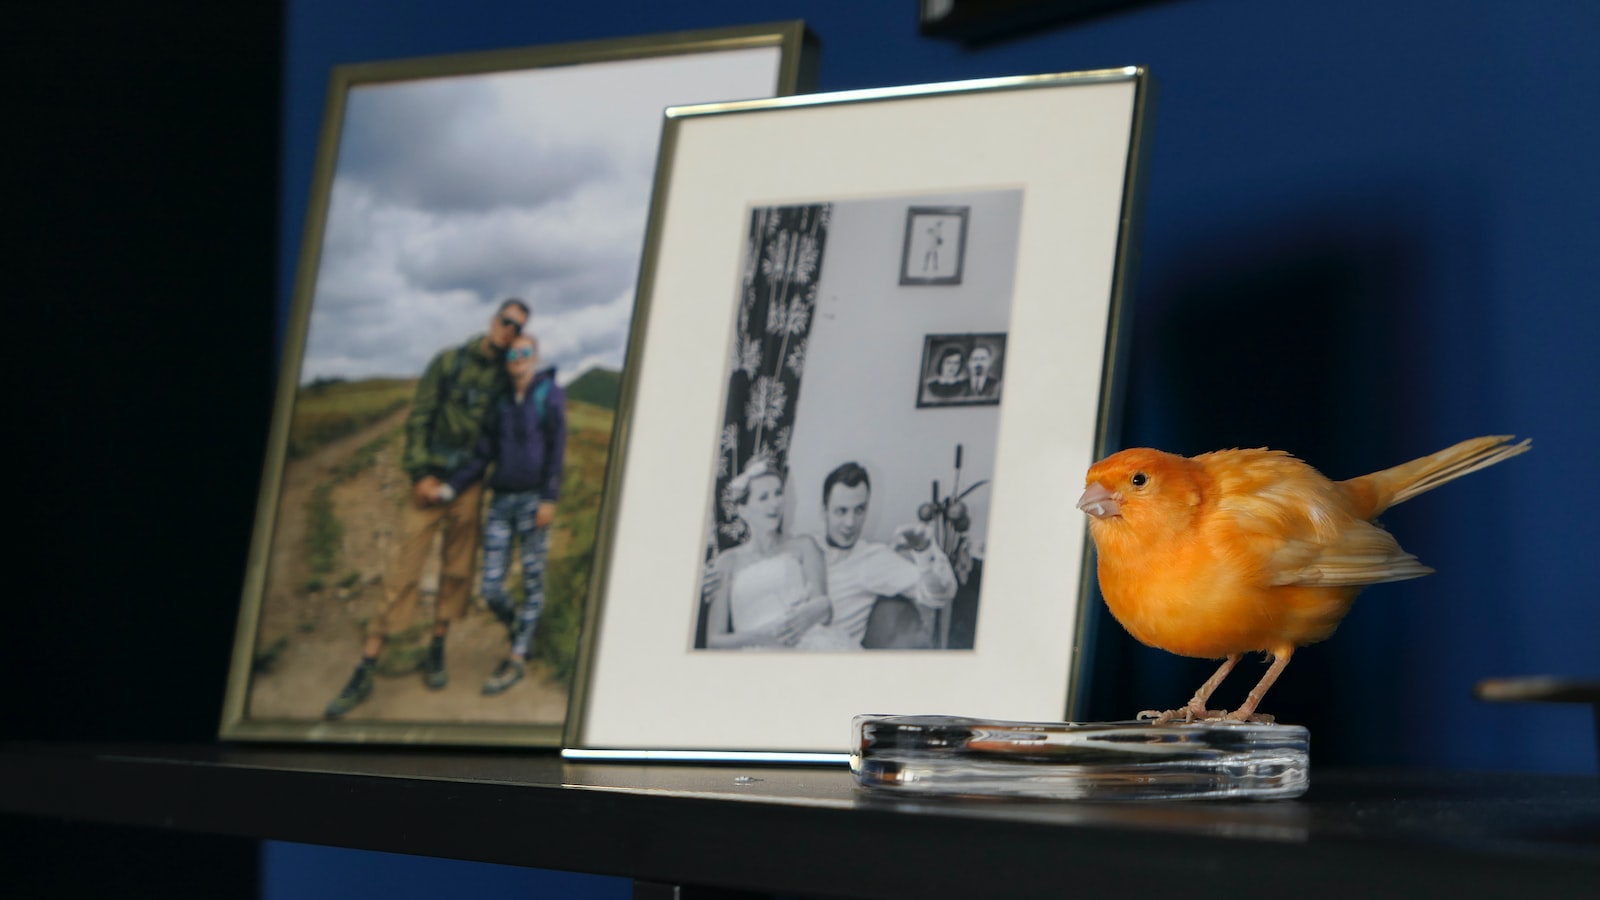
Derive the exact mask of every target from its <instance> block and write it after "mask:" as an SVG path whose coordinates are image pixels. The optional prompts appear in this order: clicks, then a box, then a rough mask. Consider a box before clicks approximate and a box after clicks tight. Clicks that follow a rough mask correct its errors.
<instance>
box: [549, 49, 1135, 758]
mask: <svg viewBox="0 0 1600 900" xmlns="http://www.w3.org/2000/svg"><path fill="white" fill-rule="evenodd" d="M1144 84H1145V76H1144V73H1143V72H1142V70H1139V69H1132V68H1130V69H1118V70H1104V71H1096V72H1083V73H1063V74H1060V75H1055V76H1048V77H1038V76H1030V77H1027V78H1015V79H1011V78H1002V79H983V80H978V81H971V82H954V83H949V84H943V85H925V86H922V88H921V89H919V90H917V91H914V92H910V93H908V92H907V91H905V90H901V89H896V90H892V91H888V90H886V91H882V92H866V93H862V92H856V91H850V92H842V93H838V94H811V95H798V96H794V97H785V98H782V99H781V100H769V101H749V102H744V103H732V104H705V105H700V106H693V107H685V108H679V109H670V110H668V111H667V115H666V126H665V128H664V131H663V133H662V154H661V161H660V167H659V170H658V173H657V177H656V194H655V201H654V202H653V203H652V206H651V219H650V226H649V228H648V229H647V232H646V237H645V251H644V258H643V261H642V264H641V266H640V275H639V304H638V310H639V311H638V313H637V314H636V318H635V327H634V329H633V332H632V336H631V338H630V343H629V350H628V357H627V358H628V365H627V367H626V371H625V374H624V379H623V383H622V398H623V399H622V402H621V404H620V407H619V408H620V409H621V411H622V412H621V418H620V419H619V425H618V430H617V433H618V444H617V449H616V450H615V451H614V452H613V454H612V459H613V460H614V461H615V465H613V466H612V468H611V469H610V470H609V471H608V473H607V487H606V497H607V502H606V505H605V508H604V513H603V516H602V519H603V521H602V523H601V529H600V534H601V539H600V541H599V542H598V543H597V544H596V552H597V557H596V565H595V570H594V571H595V579H596V582H595V584H596V587H595V590H594V592H593V593H592V594H591V603H592V607H591V611H590V617H589V618H588V620H587V621H588V622H590V623H592V627H590V628H588V629H587V630H586V632H585V643H584V645H583V655H582V657H581V661H580V664H579V674H578V677H577V678H576V680H575V681H574V687H573V698H574V699H573V709H574V712H573V714H572V715H571V716H570V717H569V718H568V721H567V735H566V743H565V746H564V748H563V750H562V753H563V756H565V757H567V758H569V759H577V760H589V759H623V758H641V759H722V758H728V759H734V758H738V759H752V760H755V759H759V760H763V761H802V760H803V761H807V762H829V763H843V762H846V761H847V760H848V755H849V754H848V750H849V748H850V746H851V743H852V739H851V736H850V722H851V718H852V716H855V715H858V714H861V713H863V712H885V711H888V712H891V713H893V712H905V713H907V714H913V713H914V714H930V715H932V714H951V715H972V716H987V717H991V718H997V719H1017V720H1022V719H1034V718H1038V717H1049V718H1056V717H1060V716H1061V715H1062V711H1063V710H1067V709H1069V708H1070V706H1071V703H1072V698H1073V697H1074V696H1075V692H1077V691H1080V690H1081V689H1082V686H1083V684H1084V683H1085V682H1084V681H1083V680H1082V679H1081V678H1080V677H1079V673H1080V670H1079V663H1080V662H1081V660H1082V659H1083V655H1082V654H1081V652H1080V650H1081V649H1082V648H1083V647H1084V646H1085V643H1084V642H1083V641H1082V640H1081V637H1082V635H1081V634H1080V633H1079V623H1080V622H1081V621H1082V617H1083V615H1084V611H1085V609H1086V608H1087V591H1086V587H1085V585H1086V583H1087V582H1086V581H1085V579H1084V578H1083V568H1082V567H1083V559H1084V554H1083V552H1082V547H1083V542H1084V540H1085V539H1086V538H1085V531H1086V529H1085V528H1084V527H1082V523H1081V522H1079V521H1077V519H1075V518H1074V517H1072V516H1063V515H1062V510H1063V509H1068V510H1070V509H1071V507H1072V504H1073V503H1074V502H1075V501H1076V498H1077V496H1078V494H1079V493H1081V490H1075V489H1074V485H1073V484H1072V479H1071V478H1069V477H1065V474H1064V473H1066V472H1067V471H1068V470H1069V469H1070V468H1071V467H1072V466H1073V465H1076V463H1075V462H1072V461H1077V460H1081V461H1083V462H1084V464H1085V465H1087V464H1088V462H1090V461H1092V459H1093V458H1094V455H1095V453H1096V450H1097V448H1098V447H1099V446H1100V442H1101V441H1102V440H1103V438H1104V433H1105V425H1104V422H1105V421H1106V419H1105V415H1104V413H1105V405H1104V403H1103V398H1104V397H1105V396H1106V394H1107V392H1108V391H1111V390H1114V387H1115V386H1114V385H1113V383H1112V381H1111V380H1110V378H1111V373H1112V372H1113V371H1115V367H1114V366H1113V365H1111V360H1112V359H1113V356H1112V355H1111V354H1112V353H1113V352H1114V350H1115V348H1116V347H1117V346H1119V344H1118V341H1117V340H1116V339H1115V337H1116V336H1117V335H1119V334H1123V333H1126V329H1122V330H1119V329H1118V327H1117V325H1118V321H1119V320H1118V309H1119V305H1120V304H1119V298H1120V296H1121V294H1120V286H1121V285H1122V283H1123V281H1122V275H1121V269H1122V260H1123V258H1124V255H1123V250H1124V246H1125V242H1126V240H1128V238H1129V234H1130V232H1129V231H1128V230H1127V229H1126V228H1125V223H1127V222H1128V221H1129V219H1128V204H1129V203H1131V202H1132V199H1131V198H1132V196H1133V194H1132V192H1131V187H1132V185H1133V182H1134V175H1135V172H1136V169H1135V162H1136V161H1137V160H1138V158H1139V157H1138V155H1137V150H1138V143H1139V142H1138V141H1137V140H1136V138H1137V136H1138V134H1140V133H1141V132H1140V130H1139V125H1140V122H1141V121H1142V116H1143V110H1144V108H1145V105H1144V101H1143V98H1144V96H1145V93H1144V92H1145V88H1144ZM952 121H959V122H962V123H963V125H964V127H963V128H962V129H960V130H959V131H960V133H950V129H949V123H950V122H952ZM935 133H938V134H943V135H947V137H946V139H944V140H943V141H942V143H941V144H940V152H939V153H936V154H928V153H923V152H921V151H922V150H923V149H925V146H926V140H927V136H928V135H929V134H935ZM1040 139H1043V140H1046V141H1047V143H1048V147H1049V152H1048V153H1042V152H1038V146H1039V140H1040ZM842 146H848V147H850V148H852V149H851V152H850V153H849V154H848V155H844V156H840V155H839V154H838V153H837V152H836V151H837V148H839V147H842ZM911 209H919V210H962V211H964V215H962V216H959V217H958V218H959V219H960V220H961V224H962V226H963V227H961V228H960V229H952V230H950V231H948V232H947V231H946V229H940V231H941V233H943V234H944V237H945V240H946V242H947V243H946V244H944V245H942V248H941V250H940V252H939V258H938V260H937V262H935V261H934V260H933V259H929V268H930V269H934V268H938V269H941V270H944V272H945V274H946V275H947V276H948V275H950V274H952V273H951V271H950V269H949V268H947V267H951V266H954V265H955V263H956V257H952V256H949V255H947V254H946V252H945V249H944V248H949V249H951V250H956V248H959V250H958V251H957V252H958V253H959V260H960V278H959V282H956V283H949V284H943V285H938V286H930V285H928V284H925V283H910V284H906V283H902V280H901V275H902V273H903V271H904V270H905V268H906V263H907V247H906V237H907V234H906V224H907V219H908V211H909V210H911ZM948 221H950V224H952V225H953V224H955V222H954V221H953V220H948ZM929 224H932V223H929ZM948 227H949V226H947V228H948ZM957 232H959V233H957ZM913 233H914V234H915V229H913ZM914 256H915V251H913V257H914ZM914 262H915V263H916V265H917V266H920V265H921V261H920V260H914ZM930 336H947V339H946V340H944V341H943V343H946V344H948V343H955V344H958V345H959V346H961V348H962V350H963V351H964V357H963V359H962V364H963V366H964V368H965V370H966V372H967V373H968V374H969V375H970V374H971V372H972V370H973V366H972V357H973V355H974V354H976V355H977V357H978V359H979V366H978V367H979V368H980V369H984V370H985V385H987V378H988V376H989V374H991V373H992V374H993V375H996V376H1000V377H1001V381H1000V382H999V384H1000V385H1003V390H1001V391H999V402H998V403H967V404H950V405H947V406H933V407H930V406H919V405H918V402H917V401H918V399H919V398H920V384H921V382H922V381H923V380H924V379H925V378H926V377H931V376H932V373H933V369H932V365H933V363H932V361H931V360H929V359H928V354H929V337H930ZM1002 338H1003V340H1001V339H1002ZM980 344H983V345H985V346H984V347H983V349H982V350H981V351H980V349H979V347H980ZM986 354H988V356H986ZM925 373H926V374H925ZM914 391H919V393H913V392H914ZM1080 518H1081V517H1080Z"/></svg>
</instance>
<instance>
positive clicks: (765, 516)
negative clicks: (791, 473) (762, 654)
mask: <svg viewBox="0 0 1600 900" xmlns="http://www.w3.org/2000/svg"><path fill="white" fill-rule="evenodd" d="M728 489H729V491H730V493H731V494H732V495H733V498H734V502H735V503H736V504H737V507H738V516H739V518H741V519H743V520H744V523H745V525H746V526H748V527H749V529H750V537H749V539H747V540H746V541H745V542H744V543H743V544H740V545H739V546H737V547H734V548H732V549H729V550H726V551H724V552H723V553H721V554H719V555H718V556H717V558H716V561H715V562H713V563H712V572H713V574H712V576H711V577H713V578H714V579H715V580H716V584H717V587H716V591H715V593H713V594H712V596H711V603H710V606H709V607H708V608H707V610H706V646H707V647H710V648H735V647H764V648H772V649H778V648H784V647H794V646H795V645H796V644H799V643H801V642H802V640H803V639H804V636H805V635H806V633H807V632H808V631H811V630H812V627H813V626H815V625H817V624H818V623H821V622H824V621H826V620H828V619H830V618H832V616H833V606H832V604H831V603H829V602H828V584H827V582H828V574H827V567H826V565H825V564H824V563H823V561H822V552H821V551H820V550H818V549H817V545H816V544H815V543H813V542H812V541H811V540H810V539H808V538H804V537H785V536H784V534H783V476H781V475H779V474H778V473H777V472H774V471H772V470H771V469H769V468H768V467H767V466H766V464H765V463H760V462H758V463H755V464H753V465H751V466H750V467H749V468H747V469H746V470H745V471H744V472H743V473H741V474H740V475H739V476H738V477H737V478H735V479H734V480H733V481H731V482H730V483H729V485H728Z"/></svg>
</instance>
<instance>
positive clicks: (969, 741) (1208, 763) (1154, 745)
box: [850, 715, 1310, 800]
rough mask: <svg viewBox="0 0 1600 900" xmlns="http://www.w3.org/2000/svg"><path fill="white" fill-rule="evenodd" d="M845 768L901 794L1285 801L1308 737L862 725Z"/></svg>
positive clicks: (1295, 784)
mask: <svg viewBox="0 0 1600 900" xmlns="http://www.w3.org/2000/svg"><path fill="white" fill-rule="evenodd" d="M852 724H853V729H854V736H855V740H854V742H853V744H852V746H853V748H854V749H853V750H852V751H851V754H850V771H851V772H852V773H854V775H855V779H856V782H857V783H858V784H860V785H862V786H863V787H866V788H869V789H872V790H875V791H885V792H892V793H896V794H916V795H941V794H942V795H952V796H982V797H1036V798H1043V799H1056V800H1178V799H1207V798H1210V799H1247V800H1280V799H1287V798H1292V797H1298V796H1300V795H1301V794H1303V793H1305V791H1306V788H1307V786H1308V785H1309V783H1310V776H1309V771H1308V769H1309V765H1308V763H1309V746H1310V733H1309V732H1308V731H1307V730H1306V729H1305V728H1304V727H1302V726H1299V725H1258V724H1247V723H1240V722H1192V723H1183V724H1167V725H1154V724H1151V723H1150V722H1008V721H997V720H988V719H970V718H963V717H959V716H882V715H873V716H866V715H864V716H856V717H855V719H854V721H853V723H852Z"/></svg>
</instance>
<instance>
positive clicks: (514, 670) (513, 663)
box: [483, 659, 527, 697]
mask: <svg viewBox="0 0 1600 900" xmlns="http://www.w3.org/2000/svg"><path fill="white" fill-rule="evenodd" d="M525 674H527V667H525V666H524V665H523V664H522V663H520V662H518V661H517V660H514V659H507V660H502V661H501V663H500V666H499V668H497V669H495V670H494V674H493V675H490V676H489V680H488V681H485V682H484V683H483V693H484V695H485V696H489V697H493V696H494V695H495V694H498V693H500V692H501V691H504V690H505V689H506V688H509V687H511V686H512V685H513V684H516V683H517V682H519V681H521V680H522V676H523V675H525Z"/></svg>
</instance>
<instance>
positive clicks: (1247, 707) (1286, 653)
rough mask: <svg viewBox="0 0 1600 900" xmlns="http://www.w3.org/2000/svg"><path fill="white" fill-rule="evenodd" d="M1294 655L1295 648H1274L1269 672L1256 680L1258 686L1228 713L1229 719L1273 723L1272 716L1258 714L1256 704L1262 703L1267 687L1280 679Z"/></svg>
mask: <svg viewBox="0 0 1600 900" xmlns="http://www.w3.org/2000/svg"><path fill="white" fill-rule="evenodd" d="M1293 655H1294V649H1293V648H1290V649H1288V650H1274V651H1273V652H1272V665H1270V666H1268V667H1267V674H1265V675H1262V676H1261V680H1260V681H1258V682H1256V686H1255V687H1253V688H1251V689H1250V695H1249V696H1247V697H1245V698H1244V703H1242V704H1240V706H1239V708H1238V709H1236V710H1234V711H1233V712H1231V713H1228V719H1229V721H1233V722H1260V723H1262V724H1264V725H1271V724H1272V723H1273V721H1275V720H1274V719H1273V718H1272V716H1268V715H1258V714H1257V713H1256V706H1257V705H1258V704H1260V703H1261V698H1262V697H1265V696H1266V695H1267V689H1268V688H1270V687H1272V683H1273V682H1274V681H1277V680H1278V676H1279V675H1281V674H1283V667H1284V666H1287V665H1288V664H1289V657H1291V656H1293Z"/></svg>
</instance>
